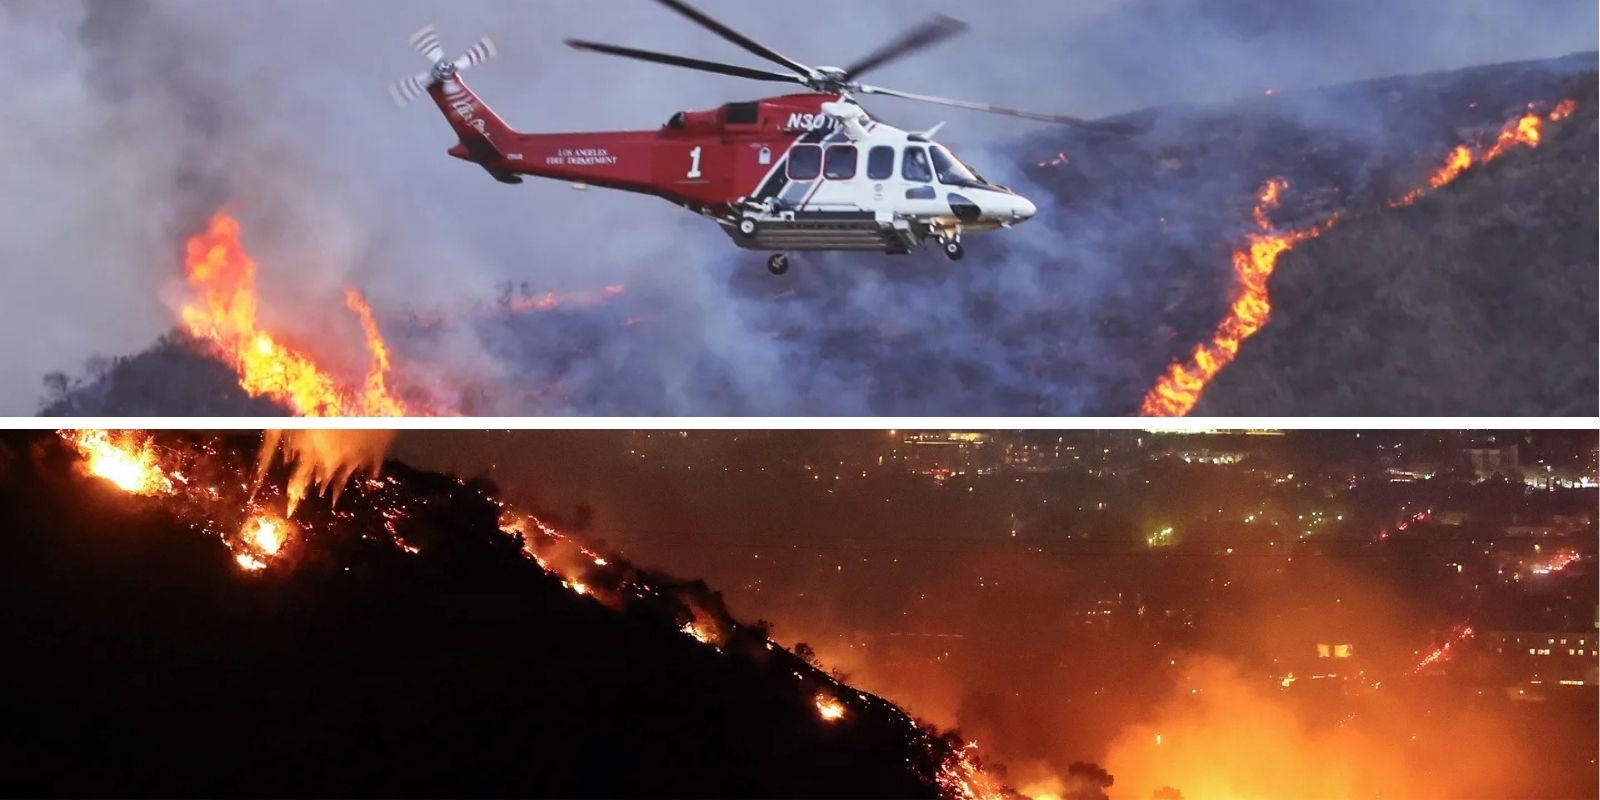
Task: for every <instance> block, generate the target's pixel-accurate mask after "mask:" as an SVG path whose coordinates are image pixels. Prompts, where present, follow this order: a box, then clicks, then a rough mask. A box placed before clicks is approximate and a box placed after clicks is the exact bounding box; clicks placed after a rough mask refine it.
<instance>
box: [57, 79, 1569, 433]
mask: <svg viewBox="0 0 1600 800" xmlns="http://www.w3.org/2000/svg"><path fill="white" fill-rule="evenodd" d="M1592 69H1593V58H1592V55H1591V54H1582V55H1580V56H1573V57H1568V58H1564V59H1554V60H1550V61H1545V62H1528V63H1517V64H1502V65H1495V66H1487V67H1479V68H1473V69H1467V70H1460V71H1456V72H1450V73H1438V74H1431V75H1420V76H1409V77H1400V78H1391V79H1383V80H1376V81H1367V82H1363V83H1358V84H1350V85H1345V86H1335V87H1329V88H1324V89H1314V90H1297V91H1284V92H1271V93H1267V94H1263V95H1261V96H1257V97H1253V98H1244V99H1241V100H1238V101H1235V102H1233V103H1228V104H1220V105H1215V106H1206V107H1189V106H1172V107H1163V108H1156V109H1151V110H1148V111H1144V112H1139V113H1136V114H1132V115H1128V120H1129V121H1131V122H1134V123H1136V124H1137V125H1138V126H1139V127H1140V128H1141V129H1142V130H1143V131H1144V132H1143V133H1141V134H1139V135H1137V136H1133V137H1102V136H1095V135H1090V134H1083V133H1075V132H1070V131H1069V132H1063V131H1060V130H1054V129H1051V130H1041V131H1038V132H1036V133H1032V134H1030V135H1028V136H1027V137H1026V138H1021V139H1017V140H1013V141H1011V142H1007V143H1004V144H996V145H993V146H992V147H991V148H990V149H989V152H987V153H981V152H980V153H975V154H974V155H972V156H971V157H972V158H973V159H974V160H975V161H977V162H980V163H984V164H985V165H986V167H988V168H989V169H990V170H991V171H993V172H994V173H995V177H997V178H998V179H1001V180H1003V181H1004V182H1006V183H1009V184H1012V185H1015V186H1016V187H1017V188H1018V190H1019V191H1022V192H1023V193H1024V194H1027V195H1028V196H1030V197H1032V198H1034V199H1035V200H1036V201H1038V202H1039V204H1040V207H1041V213H1040V215H1039V217H1038V218H1036V220H1035V221H1034V222H1032V223H1030V226H1029V227H1028V228H1027V229H1025V230H1023V229H1019V230H1018V231H1016V232H1013V234H1009V235H1007V236H998V237H990V238H981V237H974V238H973V240H972V241H971V242H970V243H969V244H970V247H969V249H970V253H971V256H972V258H971V259H969V261H968V262H963V263H962V264H960V265H952V264H949V263H946V262H941V261H939V260H937V259H936V258H934V257H928V258H923V257H921V256H918V257H913V258H907V259H887V260H886V259H884V258H881V257H877V256H861V255H858V254H855V255H853V254H816V255H808V256H807V257H806V258H805V259H803V260H804V262H805V263H804V264H803V266H801V267H797V269H796V270H794V271H793V272H792V273H791V274H790V275H788V276H786V277H785V278H784V279H783V280H782V281H774V280H773V279H772V277H771V276H769V275H766V274H765V273H764V272H762V271H761V270H759V269H758V268H756V265H751V264H744V263H743V262H742V261H739V259H740V258H741V256H739V255H738V254H736V253H729V252H726V251H724V250H722V249H717V250H715V251H712V252H708V253H706V254H704V255H700V254H693V253H688V252H686V253H684V254H682V256H681V257H680V258H678V261H680V262H681V263H679V264H676V265H675V266H674V268H673V269H671V270H653V269H652V270H650V271H649V272H648V273H645V274H640V275H636V276H633V277H629V278H628V279H627V282H626V285H624V284H623V283H622V282H620V281H618V282H614V281H613V280H612V279H611V278H609V277H608V278H602V279H597V280H596V281H595V284H596V285H594V286H591V287H590V288H588V289H585V290H579V291H572V292H566V293H552V292H550V291H548V290H547V289H545V288H543V286H542V284H541V281H540V276H539V274H538V271H537V268H536V267H530V270H529V275H530V278H529V280H528V282H527V283H524V284H520V285H516V286H508V287H506V291H504V292H502V293H501V296H500V297H499V299H498V302H495V301H493V300H491V299H488V298H484V299H482V300H481V301H480V302H477V303H474V302H471V301H464V300H462V299H461V298H452V299H447V300H443V301H441V302H440V303H438V304H434V303H431V302H429V300H428V299H426V298H419V299H417V300H416V301H415V302H416V303H417V305H416V307H415V308H407V307H402V308H384V307H383V304H381V303H380V304H379V305H378V307H377V308H376V309H375V310H376V311H377V314H376V319H379V320H382V321H383V322H384V325H383V330H382V334H381V337H378V340H379V341H381V343H382V345H383V349H382V350H381V353H382V354H384V355H386V356H387V361H385V360H384V359H383V358H379V357H377V356H378V355H379V352H380V351H379V350H378V349H377V348H372V347H367V348H366V350H367V352H368V353H371V354H372V356H373V357H372V358H371V359H370V360H371V364H370V365H369V366H368V368H367V370H366V373H365V375H366V377H365V378H363V377H362V375H363V372H362V370H361V369H360V368H359V366H354V365H352V364H349V363H346V362H348V361H350V357H349V354H348V353H344V352H343V351H345V350H351V351H354V350H356V349H357V348H360V347H364V345H362V344H361V340H360V339H354V340H353V341H348V342H346V341H330V340H329V339H328V337H320V338H312V339H309V340H307V339H305V338H304V337H293V339H292V340H293V341H294V342H295V346H296V347H297V348H299V349H290V348H287V347H286V352H292V353H295V354H302V355H306V356H307V357H308V358H310V359H311V361H312V363H313V364H314V365H315V366H316V367H317V374H318V375H323V376H339V377H338V378H336V379H335V381H336V386H335V387H334V389H333V394H335V395H339V396H341V397H344V398H347V399H344V400H341V401H339V402H337V403H326V402H323V401H322V400H320V399H319V398H322V397H325V396H326V395H327V392H323V391H320V390H318V391H311V392H309V395H310V397H311V399H310V400H300V401H296V400H294V399H293V395H292V394H283V393H282V392H279V393H277V394H272V393H268V394H263V395H261V398H262V399H267V398H274V397H282V398H285V399H280V400H277V402H278V404H279V405H280V406H282V407H284V408H287V409H291V410H296V409H298V410H302V411H304V410H307V409H309V410H315V409H317V408H319V407H333V408H340V407H343V408H354V409H356V410H362V409H380V410H381V409H384V408H390V407H392V406H391V405H390V404H389V403H388V402H386V399H395V400H397V401H398V402H400V403H402V404H403V406H404V407H407V408H411V409H412V410H421V411H427V410H438V411H455V412H461V413H499V414H529V413H536V414H545V413H571V414H581V415H603V414H623V415H630V414H677V413H693V414H730V415H742V414H863V415H865V414H878V415H885V414H887V415H965V414H977V413H994V414H1008V415H1009V414H1017V415H1034V414H1060V415H1072V414H1085V413H1093V414H1108V415H1122V414H1130V413H1141V412H1142V413H1146V414H1178V413H1188V412H1189V411H1191V410H1193V409H1197V408H1198V409H1199V410H1202V411H1204V410H1206V409H1208V408H1210V409H1213V411H1212V413H1222V414H1226V413H1233V410H1232V405H1233V403H1234V401H1232V400H1229V399H1228V398H1229V397H1232V396H1234V395H1235V394H1238V393H1240V392H1243V393H1244V394H1245V395H1247V396H1249V397H1251V398H1253V399H1252V400H1251V402H1252V403H1253V404H1255V405H1254V406H1253V413H1260V414H1302V413H1332V414H1345V413H1358V412H1359V413H1394V414H1409V413H1420V412H1422V411H1423V410H1425V409H1424V408H1423V406H1424V405H1426V404H1427V403H1430V402H1431V403H1436V404H1438V405H1439V407H1440V408H1441V409H1443V410H1445V411H1452V412H1459V411H1461V410H1463V409H1460V408H1455V407H1454V406H1451V405H1450V404H1451V403H1456V404H1458V405H1459V403H1462V402H1467V401H1466V400H1462V398H1470V399H1471V401H1472V402H1481V403H1483V404H1484V408H1483V409H1482V413H1511V414H1525V415H1539V414H1560V413H1578V412H1588V411H1592V410H1593V403H1594V400H1593V398H1594V397H1595V396H1596V393H1597V391H1600V390H1597V391H1590V389H1591V388H1594V385H1595V384H1596V383H1597V381H1600V378H1597V376H1596V369H1595V368H1594V367H1593V362H1595V361H1596V359H1595V357H1594V356H1595V355H1596V349H1595V343H1594V341H1593V338H1592V337H1589V336H1587V334H1586V332H1587V331H1589V330H1591V329H1592V328H1593V327H1594V326H1593V325H1592V324H1590V323H1591V322H1592V321H1593V314H1592V309H1593V307H1594V306H1595V305H1596V303H1595V302H1586V301H1592V300H1594V287H1593V281H1592V270H1591V269H1589V265H1590V264H1591V263H1592V262H1593V260H1594V259H1593V255H1594V253H1593V244H1592V243H1593V240H1594V238H1595V236H1594V223H1593V218H1594V217H1596V216H1597V213H1596V206H1595V202H1596V198H1595V196H1594V193H1593V192H1592V191H1591V189H1592V187H1589V186H1588V181H1587V178H1588V176H1589V175H1590V173H1592V172H1593V170H1592V169H1590V168H1589V167H1590V166H1591V165H1592V164H1593V155H1592V151H1593V145H1594V137H1595V126H1594V119H1595V108H1596V106H1595V103H1594V100H1593V97H1594V80H1595V77H1594V73H1593V72H1592ZM1567 100H1575V101H1576V103H1575V104H1573V105H1561V104H1562V103H1563V101H1567ZM1532 114H1536V115H1537V118H1536V119H1533V118H1531V117H1529V115H1532ZM1530 119H1532V121H1533V122H1535V123H1537V128H1533V129H1526V130H1525V128H1529V127H1530V123H1529V122H1527V121H1526V120H1530ZM1508 120H1509V121H1510V124H1509V126H1508ZM1534 135H1537V136H1538V137H1540V138H1539V139H1538V141H1537V146H1535V140H1534V139H1533V138H1532V137H1533V136H1534ZM989 165H999V166H997V167H990V166H989ZM1007 165H1009V166H1007ZM1535 174H1537V175H1541V176H1543V178H1544V179H1543V180H1542V181H1540V180H1534V179H1532V177H1531V176H1533V175H1535ZM1516 176H1530V177H1528V179H1526V180H1517V179H1515V178H1516ZM1508 179H1511V180H1510V182H1507V181H1508ZM1270 187H1278V188H1276V189H1273V190H1272V191H1271V192H1268V191H1267V189H1269V188H1270ZM247 203H248V198H238V199H236V200H235V201H234V204H238V205H247ZM230 207H232V204H230ZM245 234H246V238H248V234H249V228H247V229H246V230H245ZM1441 236H1442V237H1444V239H1443V244H1444V245H1445V246H1446V247H1445V248H1440V247H1438V246H1437V245H1434V246H1431V247H1430V244H1431V243H1432V242H1433V239H1435V238H1437V237H1441ZM1512 242H1514V243H1515V244H1514V246H1513V245H1512V244H1511V243H1512ZM720 244H721V243H719V247H720ZM736 262H737V263H736ZM741 264H742V266H740V265H741ZM746 267H749V268H746ZM289 268H290V265H278V269H289ZM263 269H264V270H272V269H273V265H263ZM677 270H692V271H696V274H697V275H698V274H699V273H702V272H704V273H708V274H706V275H700V279H701V280H702V281H705V282H709V283H711V284H715V286H716V289H715V290H714V291H711V290H708V289H706V288H705V287H704V286H700V285H699V284H698V283H696V284H693V286H694V287H695V288H692V289H691V288H689V287H690V286H691V284H690V283H687V282H685V281H684V280H682V275H681V274H680V273H679V272H677ZM1358 276H1359V277H1358ZM1334 282H1337V284H1338V285H1337V286H1336V287H1333V288H1335V289H1338V291H1333V290H1331V289H1330V288H1329V285H1330V284H1332V283H1334ZM272 311H273V312H275V313H274V315H273V316H274V318H278V317H279V315H291V316H293V315H292V314H291V312H294V313H295V314H303V313H304V312H300V311H297V310H295V309H283V308H276V307H275V308H273V309H272ZM368 319H369V320H370V319H372V317H369V318H368ZM1306 326H1311V327H1313V328H1315V330H1316V333H1315V335H1299V334H1296V335H1294V336H1293V338H1294V340H1295V342H1296V344H1295V347H1294V352H1293V353H1292V354H1291V355H1281V354H1280V353H1279V351H1281V350H1283V349H1284V348H1285V346H1284V345H1280V344H1275V342H1276V341H1277V340H1279V339H1281V338H1284V337H1283V335H1281V334H1279V333H1276V331H1280V330H1285V331H1286V332H1287V331H1296V330H1300V329H1302V328H1305V327H1306ZM373 332H375V331H373ZM267 333H268V334H269V335H270V336H271V337H272V341H273V342H281V341H283V340H288V339H289V338H290V337H288V336H280V335H279V334H278V332H277V331H276V330H268V331H267ZM1263 336H1265V337H1266V338H1264V339H1263V338H1262V337H1263ZM366 338H367V339H368V340H373V339H374V337H373V336H371V335H369V336H367V337H366ZM1246 340H1248V343H1246ZM240 341H241V342H244V343H248V340H245V339H240ZM462 342H467V343H470V345H462V344H461V343H462ZM166 349H167V351H168V352H167V353H166V355H168V356H170V355H171V353H170V351H171V349H172V346H171V345H169V346H167V348H166ZM200 349H201V350H202V351H205V352H211V353H216V352H217V350H215V349H213V346H208V347H206V348H200ZM324 350H333V351H334V352H332V353H325V352H323V351H324ZM1374 351H1376V352H1374ZM220 352H221V355H222V356H223V357H224V358H225V360H227V363H229V364H230V365H231V366H230V371H231V372H232V373H233V375H234V377H233V380H234V382H235V383H244V384H247V385H251V386H255V387H259V385H260V384H259V383H258V382H257V379H252V378H250V377H249V375H250V371H249V370H248V369H246V367H247V366H248V363H247V362H246V361H245V360H244V359H242V358H241V357H240V355H239V354H240V353H241V352H245V351H241V350H240V349H239V348H238V347H237V346H226V345H225V346H223V347H222V348H221V351H220ZM463 352H468V356H469V357H465V358H464V357H463ZM1257 353H1259V355H1257ZM1241 357H1242V358H1243V360H1244V363H1243V364H1242V365H1233V366H1229V362H1231V361H1233V360H1234V359H1236V358H1241ZM141 360H142V361H145V362H148V363H134V362H140V361H141ZM171 360H172V359H171V358H165V359H156V358H151V359H143V357H135V358H134V359H129V360H126V361H121V362H117V364H116V368H115V369H113V370H112V372H113V373H115V374H110V375H108V374H104V373H103V372H102V371H96V370H91V375H90V376H89V378H88V379H86V380H85V381H83V382H82V385H81V386H78V387H76V389H75V388H74V386H73V383H72V381H70V380H69V379H67V378H66V377H65V376H62V377H61V378H60V379H59V380H57V381H55V382H54V383H52V384H51V386H52V388H51V393H52V397H51V398H50V403H49V406H48V408H47V413H76V414H93V413H100V412H104V413H111V414H117V413H125V409H127V408H129V407H130V406H133V405H134V402H133V401H132V400H130V399H127V398H126V395H128V394H130V393H129V392H126V391H121V390H120V385H121V384H123V383H124V382H127V385H132V386H137V387H139V388H140V389H141V391H142V392H143V393H146V394H153V393H157V392H160V391H162V387H164V386H165V387H166V391H168V392H169V393H174V394H178V393H181V395H182V396H181V397H175V398H173V399H172V403H173V404H174V407H178V406H181V405H183V404H190V405H192V404H193V403H195V402H196V401H195V400H194V398H195V397H196V396H198V397H201V398H217V400H216V405H217V406H219V408H214V409H211V413H227V409H228V408H229V407H230V404H231V403H233V402H234V401H236V400H237V398H238V395H239V390H238V388H237V387H236V386H217V385H203V386H196V385H194V381H198V380H204V379H203V378H190V377H189V374H187V373H186V374H185V375H184V376H183V380H174V381H162V380H158V379H152V378H150V377H149V376H148V375H140V374H138V373H140V371H141V370H145V369H148V370H151V371H160V370H164V369H168V368H169V362H170V361H171ZM469 361H470V362H473V363H474V365H475V366H484V365H487V366H486V368H483V369H473V370H463V369H458V367H459V366H460V365H461V364H462V363H464V362H469ZM333 365H338V366H337V367H335V366H333ZM274 369H276V370H278V372H276V373H272V374H273V375H274V379H275V380H278V381H279V382H283V381H284V380H285V379H287V378H288V377H290V376H291V375H292V374H294V373H293V372H292V371H288V370H287V369H286V368H283V367H275V368H274ZM1507 373H1515V374H1517V375H1518V379H1516V380H1504V379H1503V378H1502V377H1501V376H1502V375H1504V374H1507ZM212 374H213V375H214V374H215V372H214V371H213V373H212ZM397 376H398V377H397ZM374 377H377V378H380V379H381V380H378V381H374V380H373V379H374ZM1347 377H1348V378H1349V380H1348V383H1350V384H1352V385H1353V384H1357V383H1359V384H1362V386H1361V388H1359V389H1357V388H1353V386H1352V388H1348V389H1346V390H1344V391H1342V392H1335V391H1329V389H1328V384H1330V383H1331V384H1334V385H1336V386H1337V385H1339V382H1340V381H1344V380H1345V379H1346V378H1347ZM169 384H170V385H169ZM1213 384H1215V386H1213ZM419 385H421V386H425V387H426V389H425V390H422V389H417V387H418V386H419ZM1219 387H1220V388H1219ZM1234 387H1238V388H1234ZM1425 393H1426V394H1425ZM412 394H418V395H421V397H420V398H419V399H416V400H413V399H412ZM161 402H162V401H161V400H160V399H159V398H150V399H149V400H148V401H147V402H144V405H145V406H147V407H148V406H150V405H155V406H158V407H159V406H160V403H161ZM1491 402H1492V405H1491ZM1197 403H1198V405H1197ZM1317 404H1325V405H1326V406H1327V407H1328V408H1327V410H1323V409H1320V408H1314V406H1316V405H1317ZM1473 410H1474V411H1476V410H1477V409H1473Z"/></svg>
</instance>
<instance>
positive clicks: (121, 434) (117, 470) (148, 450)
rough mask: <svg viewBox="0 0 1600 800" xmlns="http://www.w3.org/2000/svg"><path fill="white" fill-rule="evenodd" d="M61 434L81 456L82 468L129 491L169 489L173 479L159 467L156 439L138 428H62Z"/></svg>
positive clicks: (164, 491) (162, 491)
mask: <svg viewBox="0 0 1600 800" xmlns="http://www.w3.org/2000/svg"><path fill="white" fill-rule="evenodd" d="M60 435H61V437H62V438H63V439H64V440H66V441H67V443H69V444H71V445H72V446H73V448H74V449H76V450H77V451H78V455H79V456H81V457H82V458H83V470H84V471H85V472H87V473H88V474H90V475H93V476H95V477H97V478H104V479H105V480H108V481H110V482H111V483H112V484H113V485H115V486H116V487H117V488H118V489H121V490H122V491H124V492H127V493H129V494H137V495H157V494H169V493H171V492H172V479H171V478H169V477H167V474H166V472H165V471H164V470H163V469H162V468H161V464H160V463H159V457H158V456H157V454H156V450H155V442H153V441H152V440H151V439H150V437H149V436H148V435H146V434H144V433H140V432H138V431H98V430H79V431H61V432H60Z"/></svg>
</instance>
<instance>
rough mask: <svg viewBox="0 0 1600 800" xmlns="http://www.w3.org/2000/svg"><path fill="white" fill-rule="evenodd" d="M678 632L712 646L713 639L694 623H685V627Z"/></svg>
mask: <svg viewBox="0 0 1600 800" xmlns="http://www.w3.org/2000/svg"><path fill="white" fill-rule="evenodd" d="M678 630H680V631H683V633H684V634H685V635H687V636H688V637H689V638H691V639H693V640H695V641H697V642H699V643H701V644H711V637H710V636H709V635H707V634H706V632H705V631H702V630H700V628H699V627H698V626H697V625H695V624H694V623H693V622H685V623H683V627H682V628H679V629H678Z"/></svg>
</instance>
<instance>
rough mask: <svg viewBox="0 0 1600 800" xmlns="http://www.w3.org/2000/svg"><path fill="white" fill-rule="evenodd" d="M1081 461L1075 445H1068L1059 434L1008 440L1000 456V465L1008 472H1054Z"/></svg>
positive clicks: (1023, 436) (1019, 437) (1016, 437)
mask: <svg viewBox="0 0 1600 800" xmlns="http://www.w3.org/2000/svg"><path fill="white" fill-rule="evenodd" d="M1081 460H1082V455H1081V454H1079V452H1078V447H1077V445H1075V444H1069V443H1068V442H1067V440H1066V437H1065V436H1061V435H1059V434H1053V435H1050V436H1046V437H1034V438H1029V437H1027V436H1026V435H1019V436H1014V437H1011V438H1008V439H1007V440H1006V442H1005V445H1004V450H1003V456H1002V463H1003V464H1004V465H1005V468H1006V470H1007V471H1010V472H1054V471H1056V470H1061V469H1068V468H1071V467H1073V466H1076V465H1078V464H1079V463H1080V462H1081Z"/></svg>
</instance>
